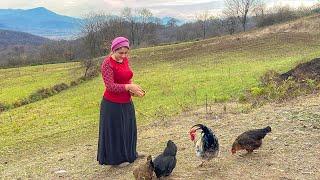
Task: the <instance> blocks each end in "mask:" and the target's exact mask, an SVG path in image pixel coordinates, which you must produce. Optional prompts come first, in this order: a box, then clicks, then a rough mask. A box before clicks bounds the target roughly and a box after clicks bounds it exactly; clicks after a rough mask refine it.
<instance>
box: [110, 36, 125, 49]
mask: <svg viewBox="0 0 320 180" xmlns="http://www.w3.org/2000/svg"><path fill="white" fill-rule="evenodd" d="M121 47H127V48H129V40H128V39H127V38H125V37H116V38H115V39H114V40H113V41H112V43H111V51H115V50H117V49H119V48H121Z"/></svg>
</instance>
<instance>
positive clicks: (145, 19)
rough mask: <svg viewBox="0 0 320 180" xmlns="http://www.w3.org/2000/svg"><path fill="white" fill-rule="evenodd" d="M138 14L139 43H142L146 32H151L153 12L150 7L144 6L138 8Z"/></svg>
mask: <svg viewBox="0 0 320 180" xmlns="http://www.w3.org/2000/svg"><path fill="white" fill-rule="evenodd" d="M137 14H138V22H139V26H137V45H140V43H141V41H143V39H144V36H145V34H147V33H149V32H148V30H150V29H149V24H150V23H152V20H153V18H152V16H153V15H152V12H151V11H150V10H149V9H146V8H142V9H137Z"/></svg>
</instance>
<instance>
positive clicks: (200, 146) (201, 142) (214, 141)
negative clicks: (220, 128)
mask: <svg viewBox="0 0 320 180" xmlns="http://www.w3.org/2000/svg"><path fill="white" fill-rule="evenodd" d="M200 129H201V136H200V138H198V140H196V141H195V136H196V131H197V130H200ZM189 134H190V138H191V140H192V141H193V142H195V148H196V155H197V156H198V157H201V158H202V159H205V160H210V159H212V158H214V157H217V156H218V154H219V141H218V138H217V137H216V136H215V134H214V133H213V131H212V130H211V129H210V128H208V127H207V126H205V125H203V124H196V125H194V126H192V127H191V130H190V132H189ZM201 165H202V164H201Z"/></svg>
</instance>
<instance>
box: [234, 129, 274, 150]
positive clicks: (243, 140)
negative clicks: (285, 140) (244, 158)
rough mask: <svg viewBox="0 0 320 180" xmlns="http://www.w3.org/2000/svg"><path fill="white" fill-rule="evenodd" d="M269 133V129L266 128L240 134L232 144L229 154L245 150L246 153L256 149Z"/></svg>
mask: <svg viewBox="0 0 320 180" xmlns="http://www.w3.org/2000/svg"><path fill="white" fill-rule="evenodd" d="M269 132H271V127H270V126H267V127H266V128H263V129H254V130H250V131H246V132H244V133H242V134H240V135H239V136H238V137H237V139H236V140H235V141H234V143H233V144H232V149H231V152H232V154H235V153H236V152H237V151H239V150H242V149H245V150H247V151H248V153H251V152H253V150H255V149H258V148H259V147H260V146H261V144H262V139H263V138H264V137H265V136H266V135H267V133H269Z"/></svg>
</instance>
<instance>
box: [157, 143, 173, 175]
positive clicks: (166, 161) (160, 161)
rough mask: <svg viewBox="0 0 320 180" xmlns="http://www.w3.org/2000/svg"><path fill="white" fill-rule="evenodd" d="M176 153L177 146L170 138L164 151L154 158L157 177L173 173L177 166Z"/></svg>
mask: <svg viewBox="0 0 320 180" xmlns="http://www.w3.org/2000/svg"><path fill="white" fill-rule="evenodd" d="M176 154H177V146H176V145H175V144H174V142H172V141H171V140H169V141H168V142H167V147H166V148H165V149H164V151H163V153H161V154H160V155H159V156H157V157H156V158H155V159H154V160H153V164H154V172H155V173H156V176H157V178H160V177H163V176H169V175H170V174H171V172H172V171H173V169H174V168H175V167H176V163H177V159H176Z"/></svg>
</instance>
